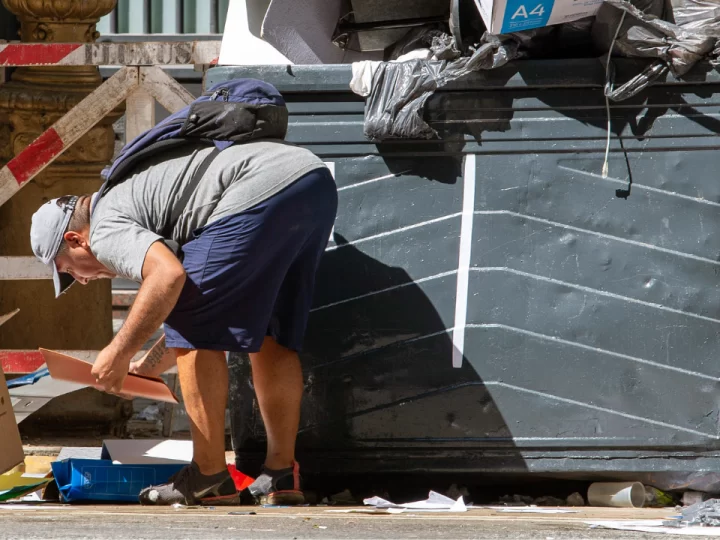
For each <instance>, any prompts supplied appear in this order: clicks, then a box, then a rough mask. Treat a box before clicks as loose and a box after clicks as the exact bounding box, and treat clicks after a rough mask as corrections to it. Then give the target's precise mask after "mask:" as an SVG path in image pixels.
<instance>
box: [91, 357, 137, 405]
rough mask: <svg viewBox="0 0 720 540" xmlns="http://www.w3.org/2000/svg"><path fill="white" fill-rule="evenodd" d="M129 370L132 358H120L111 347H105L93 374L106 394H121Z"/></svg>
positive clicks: (97, 360) (93, 369) (94, 366)
mask: <svg viewBox="0 0 720 540" xmlns="http://www.w3.org/2000/svg"><path fill="white" fill-rule="evenodd" d="M129 369H130V358H125V357H123V356H119V355H118V354H116V353H115V351H114V350H113V349H112V348H111V347H105V348H104V349H103V350H102V351H100V354H98V357H97V359H96V360H95V364H94V365H93V368H92V371H91V373H92V374H93V376H94V377H95V379H96V380H97V383H98V386H100V387H101V388H102V389H103V390H105V392H108V393H110V394H120V393H121V390H122V386H123V383H124V382H125V377H127V374H128V370H129Z"/></svg>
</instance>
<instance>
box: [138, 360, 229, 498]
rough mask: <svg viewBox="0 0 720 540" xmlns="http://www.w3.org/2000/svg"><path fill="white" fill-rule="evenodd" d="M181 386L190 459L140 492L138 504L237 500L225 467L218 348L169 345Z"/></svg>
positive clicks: (222, 370) (224, 375) (224, 387)
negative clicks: (171, 473) (186, 415)
mask: <svg viewBox="0 0 720 540" xmlns="http://www.w3.org/2000/svg"><path fill="white" fill-rule="evenodd" d="M172 352H173V353H174V354H175V355H176V356H177V367H178V374H179V375H180V387H181V388H182V393H183V400H184V402H185V409H186V410H187V413H188V417H189V418H190V432H191V433H192V440H193V463H191V464H190V465H189V466H187V467H184V468H183V469H182V470H180V471H179V472H178V473H176V474H175V475H174V476H173V477H171V478H170V480H169V481H168V482H166V483H165V484H160V485H158V486H150V487H148V488H145V489H144V490H142V491H141V492H140V497H139V499H140V502H141V503H142V504H153V505H170V504H175V503H180V504H188V505H192V504H211V505H222V504H239V502H240V499H239V497H238V493H237V489H236V488H235V482H233V479H232V477H231V476H230V472H229V471H228V469H227V466H226V465H225V405H226V404H227V395H228V369H227V363H226V361H225V354H224V353H223V352H219V351H208V350H191V349H179V348H173V349H172Z"/></svg>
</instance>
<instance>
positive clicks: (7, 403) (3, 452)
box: [0, 366, 25, 473]
mask: <svg viewBox="0 0 720 540" xmlns="http://www.w3.org/2000/svg"><path fill="white" fill-rule="evenodd" d="M0 433H2V437H0V473H4V472H6V471H9V470H10V469H12V468H13V467H15V466H16V465H18V464H20V463H22V462H23V460H24V459H25V453H24V451H23V447H22V441H21V440H20V432H19V430H18V427H17V423H16V422H15V414H14V413H13V408H12V400H11V399H10V393H9V392H8V387H7V384H6V382H5V374H4V373H3V371H2V366H0Z"/></svg>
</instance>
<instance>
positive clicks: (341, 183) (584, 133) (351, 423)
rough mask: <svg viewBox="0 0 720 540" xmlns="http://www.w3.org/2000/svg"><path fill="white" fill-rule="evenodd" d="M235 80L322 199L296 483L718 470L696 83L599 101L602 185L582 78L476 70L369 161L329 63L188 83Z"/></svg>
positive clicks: (715, 176) (706, 99) (254, 458)
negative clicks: (409, 134) (320, 253)
mask: <svg viewBox="0 0 720 540" xmlns="http://www.w3.org/2000/svg"><path fill="white" fill-rule="evenodd" d="M620 67H621V68H624V70H625V71H627V72H628V73H630V74H634V73H637V72H638V71H639V69H641V67H642V66H640V67H638V65H637V64H633V63H630V62H629V61H626V62H625V63H621V65H620ZM620 71H621V72H622V71H623V69H621V70H620ZM233 77H255V78H261V79H264V80H266V81H268V82H271V83H273V84H275V85H276V86H277V87H278V89H279V90H280V91H281V92H282V93H283V95H284V96H285V97H286V99H287V101H288V103H289V108H290V112H291V126H290V132H289V140H290V141H292V142H295V143H297V144H301V145H303V146H306V147H307V148H309V149H311V150H313V151H314V152H316V153H317V154H318V155H320V156H321V157H323V158H324V160H325V161H327V162H328V163H330V164H331V167H332V168H333V170H334V175H335V178H336V181H337V184H338V188H339V193H340V209H339V215H338V218H337V223H336V226H335V230H334V235H333V238H332V241H331V243H330V246H329V247H328V251H327V254H326V257H325V258H324V261H323V265H322V268H321V270H320V273H319V275H318V285H317V292H316V296H315V302H314V305H315V307H314V310H313V313H312V318H311V321H310V327H309V329H308V334H307V339H306V348H305V352H304V354H303V362H304V369H305V371H306V381H307V383H306V394H305V400H304V405H303V407H304V408H303V418H302V425H301V433H300V436H299V440H298V456H299V458H300V459H301V460H302V462H303V465H304V467H306V468H310V469H312V470H313V471H316V472H337V471H344V472H413V471H436V472H440V471H455V472H524V471H531V472H543V473H555V472H568V471H576V472H591V471H618V472H623V471H624V472H639V471H705V470H715V471H716V470H718V469H719V468H720V445H719V444H718V435H719V433H720V431H719V430H720V424H719V420H720V417H719V414H720V402H719V398H720V388H719V386H718V382H719V381H720V379H719V378H718V377H719V376H720V361H719V356H720V355H719V354H718V352H719V351H720V347H719V346H718V342H719V340H718V330H719V329H720V288H718V286H717V285H718V273H719V271H720V234H719V233H720V212H719V211H720V157H718V155H719V154H718V151H717V149H718V147H719V146H720V139H719V138H718V133H720V116H719V115H718V106H719V105H720V76H719V75H718V73H717V72H716V71H714V70H711V69H709V68H702V69H700V70H698V71H697V74H696V76H695V77H694V79H693V80H691V81H689V82H688V81H685V82H684V83H680V82H679V81H676V80H668V81H665V82H663V83H661V84H657V85H655V86H653V87H652V88H650V89H649V90H648V91H646V92H645V93H643V94H642V95H640V96H638V97H636V98H633V99H632V100H629V101H625V102H622V103H620V104H617V105H611V113H610V114H611V118H612V122H611V125H612V129H611V132H612V139H611V144H610V149H611V152H610V158H609V174H608V176H607V178H604V177H603V176H602V169H603V161H604V151H605V144H606V133H607V131H606V126H607V122H608V118H607V113H606V108H605V99H604V97H603V94H602V90H601V86H602V83H603V80H604V70H603V65H602V63H601V62H600V61H595V60H573V61H527V62H520V63H516V64H511V65H508V66H506V67H504V68H501V69H498V70H494V71H489V72H483V73H480V74H478V75H476V76H474V77H472V78H469V79H466V80H464V81H462V82H458V83H454V84H452V85H450V86H448V87H447V88H446V89H444V90H443V91H440V92H438V93H437V94H436V95H434V96H433V97H432V98H431V100H430V102H429V105H428V111H427V116H428V118H430V120H431V124H432V125H433V127H435V129H437V130H438V132H439V133H440V135H441V137H442V139H441V140H436V141H406V140H405V141H394V142H385V143H382V144H374V143H371V142H369V141H367V140H365V139H364V137H363V132H362V123H363V109H364V102H363V100H362V99H361V98H359V97H357V96H355V95H354V94H352V93H351V91H350V90H349V88H348V83H349V81H350V78H351V68H350V66H290V67H286V66H260V67H220V68H215V69H213V70H211V71H210V72H209V73H208V75H207V79H208V80H207V83H208V84H214V83H217V82H220V81H222V80H226V79H228V78H233ZM454 364H455V365H454ZM232 373H233V379H234V382H233V386H234V387H233V391H232V394H233V399H234V401H235V403H234V406H233V411H234V413H233V424H234V425H233V442H234V445H235V448H236V451H237V456H238V459H239V460H240V462H242V463H244V464H249V463H251V462H253V463H257V462H259V461H260V460H261V459H262V456H263V452H264V433H263V427H262V421H261V418H260V415H259V412H258V410H257V408H256V405H255V403H254V394H253V391H252V382H251V379H250V377H249V368H248V365H247V363H246V362H245V361H243V359H242V358H241V357H239V356H238V357H233V358H232Z"/></svg>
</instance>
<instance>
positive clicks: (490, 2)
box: [475, 0, 603, 34]
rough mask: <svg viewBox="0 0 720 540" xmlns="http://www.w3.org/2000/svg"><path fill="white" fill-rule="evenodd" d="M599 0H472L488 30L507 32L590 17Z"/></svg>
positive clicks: (494, 32) (600, 3) (597, 8)
mask: <svg viewBox="0 0 720 540" xmlns="http://www.w3.org/2000/svg"><path fill="white" fill-rule="evenodd" d="M602 3H603V0H475V4H476V5H477V8H478V10H479V11H480V16H481V17H482V19H483V22H484V23H485V26H486V27H487V29H488V31H489V32H490V33H491V34H509V33H511V32H520V31H522V30H531V29H533V28H541V27H543V26H550V25H553V24H562V23H566V22H571V21H577V20H579V19H583V18H585V17H591V16H593V15H595V14H596V13H597V11H598V10H599V9H600V6H601V5H602Z"/></svg>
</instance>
